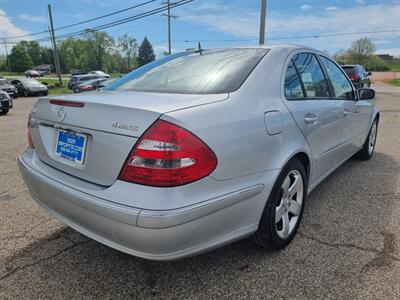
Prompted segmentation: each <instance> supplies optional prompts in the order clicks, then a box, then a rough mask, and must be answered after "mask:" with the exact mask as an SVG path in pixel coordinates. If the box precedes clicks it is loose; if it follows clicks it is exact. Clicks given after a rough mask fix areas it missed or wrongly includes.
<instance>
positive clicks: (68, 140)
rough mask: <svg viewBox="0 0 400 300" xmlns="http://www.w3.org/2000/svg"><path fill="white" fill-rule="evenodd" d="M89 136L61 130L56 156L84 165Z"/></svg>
mask: <svg viewBox="0 0 400 300" xmlns="http://www.w3.org/2000/svg"><path fill="white" fill-rule="evenodd" d="M86 142H87V135H85V134H80V133H75V132H71V131H66V130H59V131H58V136H57V144H56V155H58V156H60V157H63V158H66V159H69V160H71V161H73V162H76V163H79V164H83V161H84V159H85V152H86Z"/></svg>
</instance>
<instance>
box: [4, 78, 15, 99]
mask: <svg viewBox="0 0 400 300" xmlns="http://www.w3.org/2000/svg"><path fill="white" fill-rule="evenodd" d="M0 90H3V91H5V92H7V93H8V95H9V96H10V97H11V98H17V97H18V92H17V89H16V88H15V86H13V85H12V84H10V82H9V81H8V80H7V79H4V78H0Z"/></svg>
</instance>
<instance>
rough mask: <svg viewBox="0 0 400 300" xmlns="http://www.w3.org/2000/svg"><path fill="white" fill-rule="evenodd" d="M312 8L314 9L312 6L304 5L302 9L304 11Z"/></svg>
mask: <svg viewBox="0 0 400 300" xmlns="http://www.w3.org/2000/svg"><path fill="white" fill-rule="evenodd" d="M311 8H312V6H311V5H307V4H304V5H303V6H302V7H301V9H302V10H309V9H311Z"/></svg>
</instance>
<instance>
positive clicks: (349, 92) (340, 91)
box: [320, 56, 355, 100]
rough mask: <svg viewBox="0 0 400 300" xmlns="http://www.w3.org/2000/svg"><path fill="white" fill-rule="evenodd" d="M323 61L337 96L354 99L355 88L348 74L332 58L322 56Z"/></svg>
mask: <svg viewBox="0 0 400 300" xmlns="http://www.w3.org/2000/svg"><path fill="white" fill-rule="evenodd" d="M320 58H321V62H322V64H323V65H324V67H325V70H326V72H327V73H328V76H329V79H330V80H331V83H332V87H333V91H334V93H335V97H336V98H339V99H345V100H354V99H355V96H354V93H353V88H352V87H351V84H350V82H349V81H348V80H347V78H346V76H344V74H343V73H342V71H340V69H339V68H338V67H337V66H336V64H334V63H333V62H332V61H331V60H330V59H328V58H326V57H323V56H320Z"/></svg>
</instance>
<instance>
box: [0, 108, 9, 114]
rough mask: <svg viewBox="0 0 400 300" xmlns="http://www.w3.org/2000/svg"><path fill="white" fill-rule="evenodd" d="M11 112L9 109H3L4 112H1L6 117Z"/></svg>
mask: <svg viewBox="0 0 400 300" xmlns="http://www.w3.org/2000/svg"><path fill="white" fill-rule="evenodd" d="M9 111H10V110H9V109H8V108H7V109H3V110H0V115H6V114H8V112H9Z"/></svg>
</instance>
